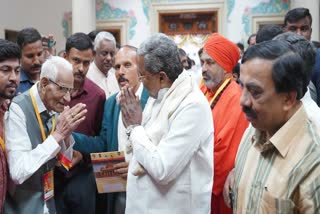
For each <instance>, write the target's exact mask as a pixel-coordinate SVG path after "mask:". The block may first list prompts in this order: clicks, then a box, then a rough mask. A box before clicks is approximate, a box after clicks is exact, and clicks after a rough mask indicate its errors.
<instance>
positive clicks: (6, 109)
mask: <svg viewBox="0 0 320 214" xmlns="http://www.w3.org/2000/svg"><path fill="white" fill-rule="evenodd" d="M10 102H11V101H10V100H9V99H6V100H4V102H3V103H2V105H1V110H2V111H3V112H5V111H8V108H9V105H10Z"/></svg>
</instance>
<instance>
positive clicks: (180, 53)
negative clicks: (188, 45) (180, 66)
mask: <svg viewBox="0 0 320 214" xmlns="http://www.w3.org/2000/svg"><path fill="white" fill-rule="evenodd" d="M178 53H179V57H182V56H187V53H186V52H185V51H184V50H183V49H182V48H179V49H178Z"/></svg>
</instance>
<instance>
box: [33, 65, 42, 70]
mask: <svg viewBox="0 0 320 214" xmlns="http://www.w3.org/2000/svg"><path fill="white" fill-rule="evenodd" d="M40 68H41V65H40V64H34V65H32V66H31V69H32V70H36V69H40Z"/></svg>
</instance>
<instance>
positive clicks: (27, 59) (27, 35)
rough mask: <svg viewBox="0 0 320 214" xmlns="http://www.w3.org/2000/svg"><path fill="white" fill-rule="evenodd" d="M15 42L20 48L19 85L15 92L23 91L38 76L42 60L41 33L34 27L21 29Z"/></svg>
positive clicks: (36, 79)
mask: <svg viewBox="0 0 320 214" xmlns="http://www.w3.org/2000/svg"><path fill="white" fill-rule="evenodd" d="M17 44H18V45H19V46H20V49H21V60H20V62H21V69H20V85H19V88H18V90H17V93H23V92H24V91H26V90H28V89H30V88H31V86H33V84H34V83H35V82H36V81H38V80H39V78H40V70H41V65H42V63H43V62H44V55H43V46H42V41H41V35H40V33H39V32H38V31H37V30H36V29H34V28H25V29H22V30H21V31H20V32H19V33H18V35H17Z"/></svg>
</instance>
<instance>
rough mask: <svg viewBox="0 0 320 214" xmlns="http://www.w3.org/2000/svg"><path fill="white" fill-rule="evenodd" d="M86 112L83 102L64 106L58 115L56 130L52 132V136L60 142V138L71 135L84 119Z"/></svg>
mask: <svg viewBox="0 0 320 214" xmlns="http://www.w3.org/2000/svg"><path fill="white" fill-rule="evenodd" d="M86 113H87V109H86V105H85V104H83V103H78V104H77V105H75V106H73V107H72V108H70V107H69V106H66V107H65V108H64V110H63V112H62V113H61V114H60V115H59V118H58V122H57V126H56V130H55V131H54V132H53V134H52V136H53V137H54V138H55V139H56V141H57V142H61V140H63V139H64V138H66V137H67V136H69V135H71V133H72V132H73V131H74V130H75V129H76V128H77V127H78V126H79V124H80V123H81V122H82V121H84V120H85V119H86V117H85V115H86Z"/></svg>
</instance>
